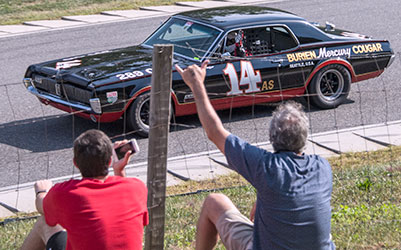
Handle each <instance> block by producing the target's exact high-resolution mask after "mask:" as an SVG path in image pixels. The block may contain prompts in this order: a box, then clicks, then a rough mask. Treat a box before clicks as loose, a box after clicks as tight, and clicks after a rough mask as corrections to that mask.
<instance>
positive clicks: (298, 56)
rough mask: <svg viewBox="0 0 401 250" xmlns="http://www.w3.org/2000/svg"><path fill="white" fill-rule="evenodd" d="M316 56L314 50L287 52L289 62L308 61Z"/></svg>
mask: <svg viewBox="0 0 401 250" xmlns="http://www.w3.org/2000/svg"><path fill="white" fill-rule="evenodd" d="M316 58H317V57H316V53H315V51H313V50H311V51H304V52H297V53H291V54H287V59H288V62H298V61H307V60H313V59H316Z"/></svg>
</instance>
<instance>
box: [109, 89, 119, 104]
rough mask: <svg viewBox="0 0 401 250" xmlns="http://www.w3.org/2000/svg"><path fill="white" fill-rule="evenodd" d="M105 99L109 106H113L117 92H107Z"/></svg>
mask: <svg viewBox="0 0 401 250" xmlns="http://www.w3.org/2000/svg"><path fill="white" fill-rule="evenodd" d="M106 97H107V102H108V103H110V104H113V103H115V102H116V101H117V99H118V93H117V91H113V92H107V93H106Z"/></svg>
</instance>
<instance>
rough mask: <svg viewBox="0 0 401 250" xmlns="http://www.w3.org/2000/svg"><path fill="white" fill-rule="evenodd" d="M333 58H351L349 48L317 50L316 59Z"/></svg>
mask: <svg viewBox="0 0 401 250" xmlns="http://www.w3.org/2000/svg"><path fill="white" fill-rule="evenodd" d="M334 56H336V57H337V56H347V57H350V56H351V48H346V49H326V48H320V50H319V56H318V57H317V58H318V59H322V58H329V57H334Z"/></svg>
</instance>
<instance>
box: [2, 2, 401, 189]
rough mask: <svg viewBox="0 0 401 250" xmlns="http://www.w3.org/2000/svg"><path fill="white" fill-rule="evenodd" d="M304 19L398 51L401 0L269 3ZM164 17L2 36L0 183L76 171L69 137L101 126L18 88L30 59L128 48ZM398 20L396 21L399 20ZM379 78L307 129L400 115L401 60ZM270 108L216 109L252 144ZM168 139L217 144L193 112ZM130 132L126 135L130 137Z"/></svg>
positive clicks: (203, 146)
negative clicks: (208, 137) (382, 42)
mask: <svg viewBox="0 0 401 250" xmlns="http://www.w3.org/2000/svg"><path fill="white" fill-rule="evenodd" d="M268 6H270V7H274V8H280V9H285V10H288V11H291V12H294V13H296V14H299V15H300V16H303V17H305V18H306V19H307V20H309V21H317V22H320V23H324V22H325V21H329V22H331V23H334V24H336V26H337V27H341V28H345V29H348V30H351V31H355V32H358V33H361V34H367V35H370V36H372V37H374V38H384V39H388V40H390V42H391V44H392V48H393V49H394V51H395V52H399V51H401V50H400V48H401V41H400V39H399V38H400V37H401V36H400V30H399V27H398V26H399V23H400V22H399V21H400V16H401V13H400V12H401V2H399V1H392V0H383V1H380V2H378V1H374V0H356V1H346V0H343V1H335V3H334V2H332V1H329V0H324V1H322V0H319V1H318V0H302V1H301V0H295V1H294V0H293V1H283V2H277V3H271V4H268ZM165 19H166V17H155V18H149V19H141V20H131V21H125V22H119V23H108V24H101V25H100V24H99V25H90V26H86V27H78V28H71V29H64V30H55V31H46V32H39V33H35V34H29V35H20V36H14V37H6V38H4V37H3V38H0V44H1V46H0V69H1V70H0V96H1V97H2V98H3V99H2V105H1V106H0V157H1V159H2V163H1V167H0V187H3V186H7V185H11V184H17V183H24V182H28V181H33V180H36V179H40V178H46V177H57V176H64V175H70V174H72V173H77V171H76V170H74V167H73V166H72V162H71V157H72V151H71V146H72V142H73V140H74V138H75V137H76V136H77V135H79V134H80V133H81V132H83V131H85V130H87V129H90V128H99V125H98V124H94V123H92V122H90V121H86V120H82V119H80V118H74V117H71V116H69V115H66V114H65V113H62V112H60V111H58V110H55V109H53V108H51V107H46V106H43V105H40V104H39V103H38V101H37V100H36V99H35V98H34V97H33V96H32V95H30V94H28V93H27V91H26V90H25V89H24V88H23V86H22V84H21V79H22V77H23V75H24V72H25V69H26V67H27V66H28V65H29V64H32V63H37V62H42V61H45V60H50V59H55V58H61V57H66V56H72V55H77V54H81V53H88V52H93V51H98V50H104V49H112V48H117V47H125V46H129V45H133V44H137V43H139V42H141V41H142V40H144V38H145V37H147V36H148V35H149V34H150V32H151V31H153V30H154V29H155V28H156V27H157V26H159V25H160V23H161V22H163V21H164V20H165ZM397 19H398V20H397ZM400 60H401V59H400V56H398V58H397V60H396V62H395V63H394V65H392V67H391V68H390V69H388V70H387V71H386V72H385V73H384V74H383V75H382V76H381V77H379V78H377V79H373V80H368V81H364V82H361V83H357V84H354V85H353V86H352V91H351V93H350V96H349V101H348V103H347V104H345V105H342V106H340V107H339V108H337V109H335V110H325V111H321V110H316V109H312V110H311V111H310V112H309V115H310V119H311V125H312V132H313V133H316V132H322V131H327V130H333V129H336V128H346V127H353V126H359V125H363V124H374V123H381V122H385V121H393V120H399V119H401V112H400V110H401V102H400V101H399V95H400V93H401V82H400V80H399V77H398V76H399V72H400V71H401V61H400ZM272 110H273V107H272V105H260V106H256V107H253V108H252V107H249V108H241V109H235V110H232V112H230V111H223V112H219V115H220V116H221V118H222V119H223V121H224V123H225V125H226V126H227V127H228V128H229V129H230V130H231V131H232V132H233V133H236V134H238V135H240V136H242V137H243V138H245V139H247V140H249V141H251V142H263V141H267V140H268V137H267V133H266V129H265V128H266V127H267V125H268V122H269V118H270V116H271V112H272ZM176 122H177V123H179V124H183V125H185V126H173V127H172V128H171V130H172V131H173V132H172V134H171V135H172V136H170V139H169V156H177V155H183V154H192V153H196V152H201V151H205V150H214V149H215V147H214V146H213V145H211V144H210V143H208V142H207V140H206V137H205V135H204V133H203V130H202V129H201V128H200V127H199V121H198V119H197V117H196V116H187V117H183V118H178V119H177V121H176ZM100 129H102V130H103V131H105V132H106V133H107V134H108V135H109V136H116V135H119V134H121V133H123V132H124V131H123V123H122V122H116V123H113V124H101V125H100ZM128 137H129V136H128ZM139 146H140V148H141V152H140V154H138V155H137V157H136V160H137V161H145V160H146V158H147V139H139Z"/></svg>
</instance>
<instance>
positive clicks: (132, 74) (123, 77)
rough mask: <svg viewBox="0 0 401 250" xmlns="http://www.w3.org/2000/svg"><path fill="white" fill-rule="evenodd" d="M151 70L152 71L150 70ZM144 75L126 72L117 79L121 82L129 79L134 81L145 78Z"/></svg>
mask: <svg viewBox="0 0 401 250" xmlns="http://www.w3.org/2000/svg"><path fill="white" fill-rule="evenodd" d="M150 70H151V69H150ZM143 75H144V73H143V72H142V71H137V70H136V71H133V72H126V73H123V74H117V75H116V77H117V78H119V79H120V80H127V79H133V78H137V77H140V76H143Z"/></svg>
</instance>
